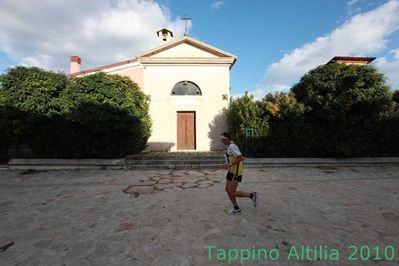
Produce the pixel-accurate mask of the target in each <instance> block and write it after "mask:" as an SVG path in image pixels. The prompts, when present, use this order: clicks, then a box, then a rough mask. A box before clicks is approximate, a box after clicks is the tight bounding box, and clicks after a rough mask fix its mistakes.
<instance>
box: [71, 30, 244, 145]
mask: <svg viewBox="0 0 399 266" xmlns="http://www.w3.org/2000/svg"><path fill="white" fill-rule="evenodd" d="M157 35H158V38H159V39H160V46H159V47H157V48H155V49H153V50H150V51H147V52H145V53H143V54H141V55H138V56H137V57H136V58H133V59H130V60H126V61H123V62H118V63H114V64H110V65H106V66H102V67H97V68H93V69H88V70H85V71H80V58H79V57H78V56H71V73H70V74H69V75H68V76H69V77H76V76H81V75H89V74H91V73H95V72H98V71H103V72H105V73H109V74H116V75H122V76H127V77H129V78H130V79H131V80H133V81H134V82H136V83H137V84H138V85H139V87H140V88H141V89H142V91H143V92H144V94H145V95H146V96H147V99H148V101H149V105H150V116H151V119H152V135H151V137H150V138H149V140H148V150H151V151H210V150H219V149H221V148H222V146H221V144H220V140H219V136H220V133H222V132H223V131H225V130H226V128H227V124H226V116H225V113H224V110H225V109H226V108H227V107H228V103H229V98H230V69H231V68H232V67H233V65H234V63H235V62H236V60H237V57H236V56H234V55H232V54H230V53H228V52H225V51H222V50H220V49H218V48H215V47H213V46H210V45H208V44H206V43H203V42H200V41H198V40H196V39H194V38H191V37H189V36H183V37H182V38H180V39H177V40H173V38H172V37H173V33H172V32H171V31H169V30H167V29H162V30H160V31H158V32H157Z"/></svg>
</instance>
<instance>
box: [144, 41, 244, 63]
mask: <svg viewBox="0 0 399 266" xmlns="http://www.w3.org/2000/svg"><path fill="white" fill-rule="evenodd" d="M138 58H232V59H234V60H235V59H236V57H235V56H234V55H232V54H229V53H227V52H225V51H222V50H220V49H217V48H215V47H213V46H210V45H208V44H205V43H203V42H200V41H198V40H196V39H193V38H190V37H187V36H186V37H183V38H182V39H179V40H177V41H173V42H170V43H167V44H165V45H162V46H160V47H157V48H155V49H153V50H151V51H148V52H146V53H144V54H142V55H140V56H138Z"/></svg>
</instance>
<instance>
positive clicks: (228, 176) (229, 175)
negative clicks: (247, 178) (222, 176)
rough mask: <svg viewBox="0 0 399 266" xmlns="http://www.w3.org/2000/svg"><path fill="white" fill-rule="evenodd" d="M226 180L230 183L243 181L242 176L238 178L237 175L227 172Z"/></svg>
mask: <svg viewBox="0 0 399 266" xmlns="http://www.w3.org/2000/svg"><path fill="white" fill-rule="evenodd" d="M226 179H227V180H229V181H237V182H241V180H242V175H239V176H236V175H235V174H233V173H230V172H227V175H226Z"/></svg>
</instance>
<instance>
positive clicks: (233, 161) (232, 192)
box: [221, 132, 259, 214]
mask: <svg viewBox="0 0 399 266" xmlns="http://www.w3.org/2000/svg"><path fill="white" fill-rule="evenodd" d="M221 139H222V143H223V144H224V145H226V146H227V151H226V154H225V155H224V157H225V160H226V162H225V163H224V167H225V168H228V169H229V170H228V172H227V176H226V192H227V195H228V196H229V198H230V201H231V203H233V207H234V208H233V209H231V210H230V211H228V214H240V213H241V209H240V207H239V206H238V204H237V200H236V198H237V197H239V198H250V199H251V200H252V203H253V204H254V207H256V205H257V204H258V196H259V195H258V193H257V192H251V193H248V192H242V191H237V187H238V182H241V180H242V170H243V160H244V158H243V156H242V154H241V152H240V149H239V148H238V146H237V145H236V144H235V143H234V142H233V141H232V140H231V135H230V134H229V133H227V132H224V133H222V134H221Z"/></svg>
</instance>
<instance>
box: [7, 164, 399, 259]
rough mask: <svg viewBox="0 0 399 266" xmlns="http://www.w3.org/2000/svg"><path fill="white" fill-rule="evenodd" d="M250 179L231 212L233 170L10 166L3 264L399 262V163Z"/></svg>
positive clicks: (268, 171)
mask: <svg viewBox="0 0 399 266" xmlns="http://www.w3.org/2000/svg"><path fill="white" fill-rule="evenodd" d="M244 175H245V177H244V181H243V183H242V184H240V186H239V188H240V190H244V191H253V190H256V191H258V192H259V193H260V204H259V206H258V207H257V208H254V207H253V206H252V203H251V201H250V200H248V199H239V203H240V206H241V208H242V210H243V213H242V214H241V215H236V216H230V215H227V214H226V211H227V210H228V209H229V208H230V207H231V205H230V203H229V201H228V198H227V196H226V194H225V192H224V179H225V178H224V176H225V171H224V170H189V171H187V170H180V171H176V170H142V171H129V170H75V171H34V170H27V171H1V172H0V195H1V196H0V265H174V266H176V265H228V264H229V260H230V262H231V265H242V264H243V265H398V263H399V226H398V225H399V204H398V203H399V194H398V193H399V166H397V165H375V166H318V167H273V168H263V169H247V170H245V171H244ZM7 244H9V245H7ZM351 245H353V246H351ZM1 247H3V249H1ZM302 249H303V254H302ZM352 253H353V254H352ZM265 254H266V257H265ZM351 255H352V256H351ZM337 256H338V257H337ZM349 256H351V257H352V258H353V259H355V258H357V259H358V260H355V261H350V260H349V258H348V257H349ZM288 257H289V258H290V259H288ZM362 258H363V260H361V259H362ZM240 260H241V261H240Z"/></svg>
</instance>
